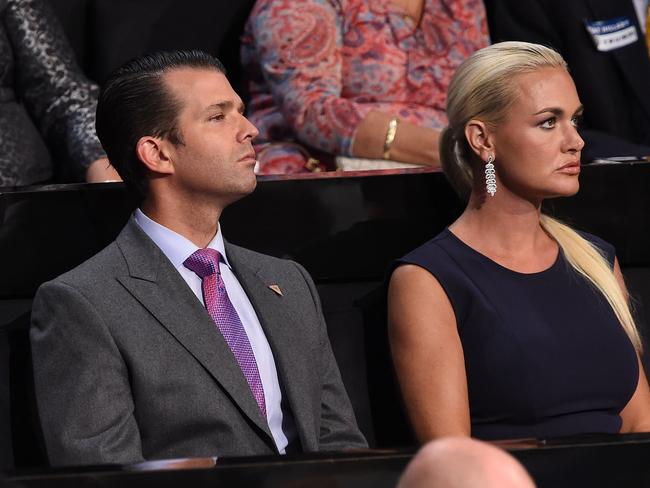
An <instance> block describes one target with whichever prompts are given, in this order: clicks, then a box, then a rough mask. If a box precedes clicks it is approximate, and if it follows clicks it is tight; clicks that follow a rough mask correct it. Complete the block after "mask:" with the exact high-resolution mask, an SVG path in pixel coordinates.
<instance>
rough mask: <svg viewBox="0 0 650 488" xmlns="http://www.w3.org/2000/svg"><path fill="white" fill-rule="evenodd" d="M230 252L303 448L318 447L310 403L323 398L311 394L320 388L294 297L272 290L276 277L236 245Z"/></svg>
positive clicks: (230, 247)
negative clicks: (312, 371) (253, 264)
mask: <svg viewBox="0 0 650 488" xmlns="http://www.w3.org/2000/svg"><path fill="white" fill-rule="evenodd" d="M226 253H227V255H228V260H229V261H230V264H231V265H232V267H233V270H234V272H235V274H236V276H237V279H238V280H239V282H240V284H241V285H242V287H243V288H244V290H245V291H246V295H247V296H248V298H249V300H250V301H251V303H252V305H253V308H254V309H255V312H256V313H257V317H258V319H259V321H260V323H261V324H262V328H263V329H264V333H265V335H266V338H267V340H268V341H269V345H270V346H271V350H272V351H273V357H274V359H275V364H276V368H277V371H278V375H279V377H280V382H281V385H282V388H283V391H284V393H285V394H286V399H287V401H288V404H289V407H290V408H291V413H292V414H293V418H294V422H295V424H296V429H297V431H298V436H299V437H300V441H301V443H302V446H303V448H308V447H312V448H316V447H317V442H318V438H317V433H316V434H314V432H313V430H314V429H313V426H314V425H317V422H315V421H314V412H315V409H314V408H311V407H309V406H308V402H309V401H310V399H313V398H320V397H319V396H317V395H316V396H315V395H314V393H313V392H312V391H311V390H312V389H313V388H314V385H316V379H314V378H310V377H309V368H305V359H304V358H305V350H304V348H303V347H301V340H300V339H301V338H300V337H296V331H299V330H301V327H300V324H297V323H296V318H295V314H294V313H293V312H292V310H291V306H290V303H293V302H291V300H292V297H291V296H286V295H284V294H283V295H281V294H279V293H277V291H275V290H274V289H273V288H274V287H272V285H276V284H277V281H275V280H274V277H273V276H265V273H264V271H263V270H261V269H257V268H255V267H251V266H250V265H249V263H246V261H245V259H244V258H243V257H241V256H240V251H239V249H238V248H237V247H236V246H232V245H229V244H228V243H226ZM318 407H320V404H319V405H318ZM310 426H311V427H310ZM315 443H316V444H315Z"/></svg>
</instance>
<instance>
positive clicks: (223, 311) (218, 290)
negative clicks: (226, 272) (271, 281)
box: [183, 248, 266, 418]
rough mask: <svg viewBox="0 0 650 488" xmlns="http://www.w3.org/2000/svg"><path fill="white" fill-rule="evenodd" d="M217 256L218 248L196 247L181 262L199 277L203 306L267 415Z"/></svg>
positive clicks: (250, 352)
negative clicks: (195, 249) (196, 248)
mask: <svg viewBox="0 0 650 488" xmlns="http://www.w3.org/2000/svg"><path fill="white" fill-rule="evenodd" d="M220 260H221V254H220V253H219V251H217V250H215V249H210V248H206V249H199V250H197V251H195V252H194V253H193V254H192V255H191V256H190V257H189V258H187V259H186V260H185V261H184V262H183V266H185V267H186V268H188V269H190V270H192V271H194V272H195V273H196V274H197V275H198V276H199V277H200V278H201V281H202V285H203V301H204V302H205V308H206V309H207V310H208V313H209V314H210V317H212V320H214V323H215V324H217V328H218V329H219V331H220V332H221V335H223V338H224V339H225V340H226V342H227V343H228V346H229V347H230V350H231V351H232V353H233V354H234V355H235V359H236V360H237V363H239V367H240V368H241V370H242V372H243V373H244V376H245V377H246V381H247V382H248V386H250V389H251V391H252V392H253V396H254V397H255V400H256V401H257V404H258V405H259V407H260V411H261V412H262V416H263V417H264V418H266V402H265V400H264V387H263V386H262V380H261V379H260V373H259V371H258V369H257V362H256V361H255V355H254V354H253V349H252V348H251V344H250V342H249V341H248V336H247V335H246V331H245V330H244V326H243V325H242V323H241V320H240V319H239V315H237V311H236V310H235V307H233V305H232V303H231V302H230V298H228V292H227V291H226V287H225V285H224V283H223V278H221V271H220V270H219V261H220Z"/></svg>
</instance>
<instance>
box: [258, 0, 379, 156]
mask: <svg viewBox="0 0 650 488" xmlns="http://www.w3.org/2000/svg"><path fill="white" fill-rule="evenodd" d="M341 9H342V6H341V4H340V3H339V2H338V1H336V0H261V1H258V2H257V4H256V6H255V9H254V10H253V12H252V13H251V28H252V34H253V37H254V38H255V43H256V54H257V56H258V60H259V63H260V65H261V68H262V72H263V74H264V78H265V79H266V82H267V83H268V84H269V86H270V88H271V92H272V94H273V97H274V99H275V102H276V103H277V104H278V106H280V107H281V108H282V112H283V114H284V117H285V119H286V120H287V121H288V123H289V124H290V126H291V127H292V128H293V130H294V132H295V134H296V136H297V138H298V140H300V141H301V142H303V143H304V144H307V145H309V146H312V147H315V148H317V149H320V150H322V151H325V152H328V153H332V154H342V155H351V153H352V138H353V135H354V132H355V130H356V127H357V125H358V124H359V122H361V120H362V119H363V118H364V117H365V115H366V114H367V113H368V112H369V111H370V110H371V109H372V105H369V104H363V105H362V104H358V103H354V102H353V101H351V100H348V99H345V98H343V97H341V76H342V56H341V45H342V39H343V28H344V26H343V25H342V24H343V15H342V11H341Z"/></svg>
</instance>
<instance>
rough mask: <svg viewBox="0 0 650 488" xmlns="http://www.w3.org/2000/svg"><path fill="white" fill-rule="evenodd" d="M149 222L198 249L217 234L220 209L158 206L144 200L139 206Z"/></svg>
mask: <svg viewBox="0 0 650 488" xmlns="http://www.w3.org/2000/svg"><path fill="white" fill-rule="evenodd" d="M140 209H141V210H142V212H143V213H144V214H145V215H146V216H147V217H149V218H150V219H151V220H153V221H155V222H157V223H158V224H160V225H162V226H165V227H167V228H168V229H170V230H173V231H174V232H176V233H177V234H180V235H182V236H183V237H185V238H186V239H188V240H190V241H191V242H193V243H194V244H196V245H197V246H198V247H200V248H204V247H206V246H207V245H208V244H209V243H210V241H212V239H213V238H214V236H215V235H216V234H217V230H218V229H219V218H220V217H221V210H222V209H221V208H214V207H213V208H205V207H201V208H197V207H192V208H185V207H183V206H173V207H172V208H169V207H168V206H163V205H158V204H156V202H154V201H150V200H145V201H144V202H143V203H142V205H141V206H140Z"/></svg>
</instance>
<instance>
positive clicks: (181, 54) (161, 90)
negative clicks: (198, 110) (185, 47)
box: [96, 50, 226, 200]
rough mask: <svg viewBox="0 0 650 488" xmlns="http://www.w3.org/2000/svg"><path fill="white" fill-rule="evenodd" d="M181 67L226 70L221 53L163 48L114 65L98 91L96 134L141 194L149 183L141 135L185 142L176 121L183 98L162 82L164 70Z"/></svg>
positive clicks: (180, 142) (136, 190)
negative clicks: (138, 149)
mask: <svg viewBox="0 0 650 488" xmlns="http://www.w3.org/2000/svg"><path fill="white" fill-rule="evenodd" d="M181 68H195V69H208V70H215V71H218V72H220V73H225V71H226V70H225V68H224V67H223V64H221V62H220V61H219V60H218V59H217V58H215V57H213V56H211V55H209V54H207V53H205V52H203V51H198V50H189V51H161V52H156V53H152V54H146V55H144V56H141V57H138V58H135V59H132V60H131V61H128V62H127V63H126V64H124V65H123V66H122V67H120V68H118V69H117V70H115V71H114V72H113V73H112V74H111V75H110V76H109V77H108V79H107V80H106V82H105V83H104V85H103V86H102V89H101V92H100V94H99V101H98V103H97V122H96V127H97V135H98V137H99V140H100V141H101V143H102V146H103V147H104V150H105V151H106V154H107V156H108V159H109V160H110V161H111V164H112V165H113V167H114V168H115V169H116V170H117V172H118V173H119V174H120V176H121V177H122V179H123V180H124V182H125V183H126V185H127V186H128V187H129V189H130V190H131V191H134V192H135V193H136V194H137V196H138V197H139V198H140V199H141V200H142V199H144V198H145V197H146V196H147V193H148V190H149V185H148V180H147V178H146V171H145V166H144V164H143V163H142V161H140V158H138V155H137V154H136V144H137V143H138V140H140V138H141V137H144V136H153V137H161V138H165V139H167V140H169V141H170V142H171V143H172V144H175V145H178V144H183V139H182V137H181V134H180V132H179V130H178V127H177V118H178V112H179V110H180V108H181V101H180V100H178V99H177V98H176V97H175V96H174V95H173V94H172V93H170V92H169V90H168V89H167V87H166V86H165V84H164V82H163V75H164V74H165V73H167V72H169V71H172V70H175V69H181Z"/></svg>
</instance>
